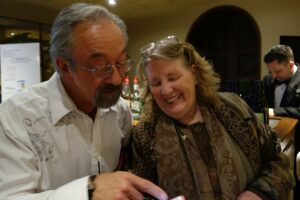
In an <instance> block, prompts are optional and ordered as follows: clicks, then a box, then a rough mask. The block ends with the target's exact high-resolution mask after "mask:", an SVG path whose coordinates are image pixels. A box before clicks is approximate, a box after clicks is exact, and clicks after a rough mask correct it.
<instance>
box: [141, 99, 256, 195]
mask: <svg viewBox="0 0 300 200" xmlns="http://www.w3.org/2000/svg"><path fill="white" fill-rule="evenodd" d="M221 99H222V100H223V101H222V102H221V103H220V104H219V105H218V106H216V107H215V108H211V107H209V106H201V107H200V110H201V114H202V116H203V119H204V124H205V131H206V134H207V135H208V138H209V145H208V146H209V147H210V148H211V150H212V154H213V157H214V158H213V159H211V160H212V161H214V162H215V164H211V163H206V162H205V161H206V160H207V159H204V158H203V156H201V153H199V151H198V153H197V151H195V152H196V155H191V156H193V157H194V158H197V160H196V161H195V160H194V161H192V162H191V166H192V171H193V172H191V169H190V168H189V164H188V162H187V160H188V159H186V156H185V154H184V151H183V149H182V145H180V142H179V141H180V140H179V137H178V135H177V132H176V125H175V123H174V121H173V119H171V118H169V117H168V116H166V115H164V114H163V113H161V112H159V111H155V108H154V110H153V109H152V108H150V109H151V111H153V112H150V113H152V114H150V115H149V116H148V117H146V118H148V119H149V120H150V119H151V121H152V124H153V126H154V127H155V133H154V135H155V154H156V159H157V171H158V179H159V185H160V186H161V187H162V188H163V189H164V190H165V191H167V193H168V194H169V195H170V197H173V196H178V195H184V196H185V197H186V199H189V200H193V199H196V200H197V199H201V200H213V199H236V198H237V196H238V195H239V194H240V193H241V192H242V191H244V190H245V188H246V186H247V184H248V183H249V181H251V180H254V178H255V177H256V176H257V173H258V170H259V166H260V159H259V156H257V155H259V152H258V149H259V147H258V146H259V144H258V140H257V136H256V132H255V129H254V126H253V122H252V121H250V119H251V117H249V112H248V110H247V107H246V106H245V108H243V109H242V108H237V107H236V106H235V104H236V102H231V99H230V98H228V97H227V95H225V96H224V95H223V96H222V98H221ZM148 105H149V104H148ZM145 107H146V108H147V106H145ZM148 109H149V108H148ZM144 113H149V112H144ZM154 113H155V114H154ZM154 116H155V117H154ZM153 117H154V118H153ZM144 119H145V116H144ZM187 131H188V130H187ZM199 139H201V138H200V137H194V138H193V139H192V140H191V142H192V143H193V144H196V145H197V143H198V142H199V141H197V140H199ZM192 160H193V159H192ZM193 177H195V178H194V180H193ZM195 180H196V183H197V184H195ZM198 193H200V196H201V197H200V198H199V197H197V194H198Z"/></svg>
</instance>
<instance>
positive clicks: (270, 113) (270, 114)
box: [269, 108, 275, 117]
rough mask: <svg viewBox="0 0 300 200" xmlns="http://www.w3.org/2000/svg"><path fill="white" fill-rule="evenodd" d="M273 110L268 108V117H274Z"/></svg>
mask: <svg viewBox="0 0 300 200" xmlns="http://www.w3.org/2000/svg"><path fill="white" fill-rule="evenodd" d="M274 115H275V114H274V109H273V108H269V116H270V117H274Z"/></svg>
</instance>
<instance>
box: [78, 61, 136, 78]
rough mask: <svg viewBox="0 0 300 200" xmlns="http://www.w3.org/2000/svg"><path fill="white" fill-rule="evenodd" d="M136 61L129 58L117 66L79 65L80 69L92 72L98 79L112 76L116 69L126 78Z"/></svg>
mask: <svg viewBox="0 0 300 200" xmlns="http://www.w3.org/2000/svg"><path fill="white" fill-rule="evenodd" d="M134 62H135V61H134V60H133V59H131V58H129V59H127V60H125V61H123V62H119V63H116V64H114V65H113V64H107V65H97V66H94V67H86V66H83V65H78V66H79V67H80V68H82V69H84V70H86V71H88V72H90V73H91V74H92V75H93V76H95V77H97V78H106V77H108V76H110V75H111V74H112V72H113V68H116V69H117V70H118V72H119V74H120V76H121V77H123V76H125V73H126V72H128V71H130V69H131V67H132V65H133V64H134Z"/></svg>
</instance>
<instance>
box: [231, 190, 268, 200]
mask: <svg viewBox="0 0 300 200" xmlns="http://www.w3.org/2000/svg"><path fill="white" fill-rule="evenodd" d="M237 200H262V198H260V197H259V196H257V195H256V194H255V193H253V192H250V191H245V192H243V193H242V194H240V196H239V197H238V198H237Z"/></svg>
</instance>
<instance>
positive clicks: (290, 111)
mask: <svg viewBox="0 0 300 200" xmlns="http://www.w3.org/2000/svg"><path fill="white" fill-rule="evenodd" d="M263 81H264V92H265V96H266V99H267V103H268V106H269V107H270V108H274V92H275V86H276V81H275V79H274V78H272V76H271V75H270V74H269V75H267V76H265V77H264V79H263ZM274 114H275V115H278V116H285V117H292V118H297V119H300V69H299V67H298V69H297V71H296V73H295V74H294V75H293V77H292V79H291V80H290V82H289V84H288V86H287V88H286V90H285V92H284V94H283V97H282V101H281V104H280V107H279V108H274Z"/></svg>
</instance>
